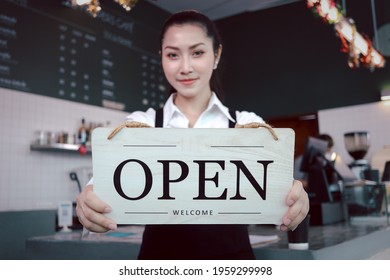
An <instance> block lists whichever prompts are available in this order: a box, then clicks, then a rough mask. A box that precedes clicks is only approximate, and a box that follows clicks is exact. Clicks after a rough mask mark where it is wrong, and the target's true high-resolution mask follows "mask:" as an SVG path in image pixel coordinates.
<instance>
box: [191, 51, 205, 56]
mask: <svg viewBox="0 0 390 280" xmlns="http://www.w3.org/2000/svg"><path fill="white" fill-rule="evenodd" d="M202 54H204V51H194V52H193V56H195V57H198V56H201V55H202Z"/></svg>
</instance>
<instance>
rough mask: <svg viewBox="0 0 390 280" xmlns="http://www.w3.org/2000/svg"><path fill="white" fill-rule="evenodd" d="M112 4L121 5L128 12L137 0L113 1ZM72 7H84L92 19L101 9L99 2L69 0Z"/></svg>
mask: <svg viewBox="0 0 390 280" xmlns="http://www.w3.org/2000/svg"><path fill="white" fill-rule="evenodd" d="M113 1H114V2H116V3H118V4H119V5H121V6H122V7H123V8H124V9H125V10H126V11H130V10H131V9H132V8H133V7H134V6H135V4H137V2H138V0H113ZM70 2H71V4H72V6H81V7H86V11H87V12H88V13H90V14H91V15H92V16H93V17H96V16H97V14H98V13H99V12H100V10H101V9H102V8H101V6H100V3H99V0H70Z"/></svg>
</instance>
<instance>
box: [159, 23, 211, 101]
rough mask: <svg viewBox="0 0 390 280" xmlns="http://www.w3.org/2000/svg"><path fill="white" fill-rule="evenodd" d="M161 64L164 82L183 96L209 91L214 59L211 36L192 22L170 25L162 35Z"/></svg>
mask: <svg viewBox="0 0 390 280" xmlns="http://www.w3.org/2000/svg"><path fill="white" fill-rule="evenodd" d="M161 52H162V66H163V69H164V73H165V76H166V78H167V80H168V82H169V83H170V84H171V86H173V87H174V88H175V89H176V90H177V93H178V94H179V95H181V96H184V97H189V98H191V97H195V96H200V95H202V94H206V95H207V94H208V95H209V94H210V93H211V89H210V78H211V75H212V73H213V68H214V63H215V61H216V57H215V53H214V50H213V44H212V40H211V38H209V37H207V35H206V33H205V31H204V30H203V29H202V28H201V27H199V26H198V25H195V24H184V25H173V26H171V27H169V28H168V29H167V31H166V33H165V35H164V40H163V43H162V48H161Z"/></svg>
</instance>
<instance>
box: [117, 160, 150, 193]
mask: <svg viewBox="0 0 390 280" xmlns="http://www.w3.org/2000/svg"><path fill="white" fill-rule="evenodd" d="M129 162H136V163H138V164H139V165H141V167H142V168H143V170H144V175H145V186H144V191H143V192H142V194H141V195H140V196H138V197H129V196H127V195H126V194H125V193H124V191H123V188H122V184H121V174H122V169H123V167H124V166H125V165H126V164H127V163H129ZM113 179H114V187H115V190H116V191H117V193H118V194H119V195H120V196H121V197H123V198H124V199H128V200H139V199H142V198H144V197H145V196H147V195H148V193H149V192H150V190H151V189H152V184H153V177H152V172H151V171H150V169H149V167H148V166H147V165H146V164H145V163H144V162H142V161H140V160H137V159H128V160H125V161H123V162H121V163H120V164H119V165H118V166H117V168H116V169H115V172H114V178H113Z"/></svg>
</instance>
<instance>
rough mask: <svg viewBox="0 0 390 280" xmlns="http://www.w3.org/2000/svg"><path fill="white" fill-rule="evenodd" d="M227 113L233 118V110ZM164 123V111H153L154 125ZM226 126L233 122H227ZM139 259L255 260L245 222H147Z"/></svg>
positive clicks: (159, 125) (232, 125)
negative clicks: (164, 223) (233, 223)
mask: <svg viewBox="0 0 390 280" xmlns="http://www.w3.org/2000/svg"><path fill="white" fill-rule="evenodd" d="M230 115H231V116H233V117H235V113H234V111H230ZM162 126H163V110H162V108H161V109H158V110H157V111H156V122H155V127H162ZM229 127H234V122H232V121H229ZM138 259H140V260H163V259H165V260H238V259H241V260H250V259H255V256H254V254H253V251H252V248H251V245H250V242H249V235H248V227H247V226H246V225H147V226H145V231H144V234H143V240H142V245H141V249H140V252H139V255H138Z"/></svg>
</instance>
